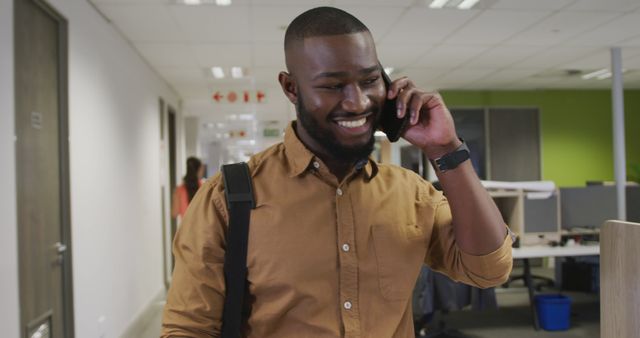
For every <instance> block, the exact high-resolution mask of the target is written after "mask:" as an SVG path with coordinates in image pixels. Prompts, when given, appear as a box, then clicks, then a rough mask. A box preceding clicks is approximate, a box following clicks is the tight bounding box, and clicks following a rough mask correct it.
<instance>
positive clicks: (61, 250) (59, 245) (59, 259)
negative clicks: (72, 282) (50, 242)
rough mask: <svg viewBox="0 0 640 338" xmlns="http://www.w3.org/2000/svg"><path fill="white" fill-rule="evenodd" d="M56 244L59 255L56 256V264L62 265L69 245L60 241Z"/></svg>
mask: <svg viewBox="0 0 640 338" xmlns="http://www.w3.org/2000/svg"><path fill="white" fill-rule="evenodd" d="M54 246H55V247H56V252H57V253H58V257H56V264H58V265H62V264H63V263H64V253H65V252H66V251H67V246H66V245H64V244H62V243H60V242H58V243H56V244H55V245H54Z"/></svg>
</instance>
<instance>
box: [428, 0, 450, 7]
mask: <svg viewBox="0 0 640 338" xmlns="http://www.w3.org/2000/svg"><path fill="white" fill-rule="evenodd" d="M447 2H449V0H433V1H432V2H431V4H430V5H429V8H442V7H444V5H446V4H447Z"/></svg>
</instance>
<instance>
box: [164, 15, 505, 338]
mask: <svg viewBox="0 0 640 338" xmlns="http://www.w3.org/2000/svg"><path fill="white" fill-rule="evenodd" d="M285 55H286V64H287V70H288V72H282V73H280V75H279V78H278V79H279V81H280V84H281V86H282V89H283V91H284V94H285V95H286V96H287V98H288V99H289V100H290V101H291V102H292V103H293V104H294V105H295V106H296V110H297V121H296V122H293V123H292V124H291V125H290V126H289V128H288V129H287V131H286V133H285V140H284V143H281V144H278V145H276V146H274V147H271V148H269V149H267V150H265V151H264V152H262V153H260V154H257V155H255V156H253V157H252V159H251V160H250V162H249V167H250V171H251V175H252V178H253V184H254V194H255V199H256V205H257V207H256V209H254V210H253V211H252V213H251V222H250V234H249V248H248V258H247V267H248V277H247V280H248V283H249V293H250V296H249V297H250V300H251V313H250V315H249V317H248V318H247V323H246V328H245V335H246V336H247V337H260V338H270V337H274V338H275V337H277V338H286V337H296V338H299V337H374V338H386V337H402V338H409V337H414V333H413V323H412V314H411V305H410V304H411V299H410V298H411V293H412V288H413V286H414V283H415V281H416V278H417V276H418V273H419V270H420V267H421V265H422V264H423V263H426V264H428V265H429V266H430V267H431V268H433V269H435V270H437V271H441V272H443V273H445V274H447V275H449V276H450V277H451V278H453V279H455V280H458V281H462V282H465V283H468V284H471V285H475V286H478V287H491V286H496V285H499V284H501V283H503V282H504V281H505V280H506V279H507V277H508V275H509V273H510V270H511V261H512V259H511V243H512V242H511V238H510V237H509V236H508V235H507V229H506V226H505V224H504V222H503V221H502V218H501V216H500V213H499V212H498V210H497V208H496V206H495V205H494V204H493V201H492V199H491V198H490V197H489V195H488V194H487V192H486V191H485V190H484V189H483V187H482V186H481V184H480V182H479V180H478V178H477V176H476V174H475V173H474V171H473V168H472V166H471V164H470V161H468V160H466V161H463V162H462V163H459V164H456V166H455V168H449V169H448V170H446V171H438V172H437V175H438V177H439V179H440V182H441V184H442V187H443V189H444V193H445V194H446V196H447V198H445V197H443V195H442V194H441V193H440V192H438V191H436V190H435V189H434V188H433V187H432V186H431V184H429V183H428V182H425V181H424V180H422V179H421V178H420V177H419V176H418V175H416V174H414V173H413V172H410V171H408V170H405V169H402V168H398V167H395V166H391V165H387V164H377V163H375V162H374V161H373V160H371V159H368V156H369V154H370V153H371V151H372V149H373V143H374V138H373V134H374V132H375V130H376V128H377V126H378V120H379V119H380V114H381V107H382V105H383V103H384V102H385V100H386V99H392V98H396V97H397V98H398V100H397V102H398V104H397V108H398V109H397V114H398V116H404V115H405V114H411V125H410V127H409V129H408V130H407V131H406V132H405V134H404V136H403V137H404V138H405V139H406V140H407V141H409V142H410V143H412V144H414V145H415V146H417V147H419V148H420V149H422V150H423V151H424V153H425V154H426V155H427V157H429V158H430V159H432V160H435V159H439V158H441V157H443V156H446V155H447V154H450V153H452V152H454V151H456V150H457V149H459V147H460V146H461V141H460V140H459V139H458V136H457V135H456V132H455V128H454V124H453V120H452V118H451V114H450V113H449V111H448V110H447V108H446V106H445V104H444V102H443V101H442V98H441V97H440V96H439V95H438V94H436V93H428V92H424V91H422V90H420V89H418V88H416V87H415V86H414V84H413V83H412V82H411V81H410V80H409V79H407V78H401V79H398V80H396V81H394V82H393V83H392V85H391V86H390V88H389V90H386V89H385V85H384V83H383V80H382V77H381V74H382V73H381V72H382V71H383V70H382V69H380V66H379V63H378V57H377V55H376V50H375V45H374V41H373V38H372V37H371V34H370V32H369V30H368V29H367V28H366V26H365V25H364V24H362V23H361V22H360V21H358V19H356V18H354V17H353V16H351V15H350V14H348V13H346V12H343V11H341V10H338V9H335V8H329V7H321V8H316V9H312V10H309V11H307V12H305V13H303V14H301V15H300V16H298V17H297V18H296V19H295V20H293V22H291V24H290V25H289V27H288V29H287V32H286V34H285ZM225 205H226V204H225V201H224V190H223V186H222V182H221V178H220V176H216V177H214V178H212V179H211V180H210V181H209V182H207V183H205V184H204V185H203V186H202V188H201V189H200V191H199V192H198V194H197V196H196V197H195V198H194V200H193V202H192V204H191V205H190V206H189V210H188V211H187V214H186V216H185V219H184V222H183V225H182V228H181V229H180V231H179V232H178V234H177V236H176V239H175V243H174V252H175V257H176V266H175V271H174V275H173V284H172V286H171V290H170V291H169V294H168V297H167V305H166V307H165V312H164V319H163V335H162V337H217V336H218V335H219V330H220V327H221V314H222V306H223V303H224V296H225V290H224V276H223V262H224V255H225V234H226V232H227V225H228V218H227V211H226V207H225Z"/></svg>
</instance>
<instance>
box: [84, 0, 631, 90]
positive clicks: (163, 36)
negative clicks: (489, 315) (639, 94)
mask: <svg viewBox="0 0 640 338" xmlns="http://www.w3.org/2000/svg"><path fill="white" fill-rule="evenodd" d="M92 2H93V3H94V4H95V5H96V6H97V8H98V9H99V10H100V11H101V12H102V13H103V14H104V15H105V16H106V17H107V18H108V19H109V20H110V21H111V22H112V23H113V25H115V27H117V29H118V30H120V31H121V32H122V33H123V34H124V36H125V37H126V38H127V39H128V40H130V41H131V42H132V43H133V45H134V46H135V47H136V48H137V49H138V51H139V52H140V53H141V54H142V55H143V57H144V58H146V60H147V61H148V62H149V64H151V66H152V67H154V68H155V69H156V70H157V71H158V73H160V74H161V75H162V76H163V77H164V78H165V79H166V80H167V81H168V82H169V83H170V84H171V85H172V86H173V87H174V88H175V89H176V90H177V91H178V92H179V93H180V95H181V96H182V97H183V99H184V100H185V101H186V102H187V103H188V102H189V101H190V100H192V101H198V102H200V101H203V100H208V99H209V97H210V95H211V93H212V92H214V91H215V90H218V89H224V88H253V89H256V88H257V89H261V88H264V89H268V88H273V87H275V86H276V85H277V82H276V77H277V73H278V72H279V71H280V70H283V69H284V55H283V51H282V49H283V47H282V43H283V36H284V27H286V25H287V24H288V23H289V22H290V21H291V20H292V19H293V18H294V17H295V16H297V15H298V14H300V13H301V12H303V11H304V10H306V9H309V8H311V7H314V6H316V5H332V6H336V7H340V8H343V9H345V10H347V11H348V12H351V13H352V14H354V15H356V16H357V17H358V18H359V19H361V20H362V21H363V22H364V23H365V24H367V25H368V26H369V28H370V29H371V31H372V33H373V35H374V38H375V39H376V41H377V46H378V52H379V57H380V60H381V61H382V62H383V64H384V65H385V66H389V67H394V68H395V69H396V71H395V72H394V74H392V77H396V76H400V75H407V76H410V77H411V78H413V79H414V80H415V81H416V82H417V83H418V84H419V85H421V86H424V87H426V88H428V89H539V88H609V87H610V85H611V82H610V80H590V81H585V80H582V79H581V78H580V76H575V75H574V76H568V75H565V73H564V71H566V70H569V69H578V70H582V71H584V72H590V71H593V70H598V69H601V68H605V67H609V65H610V58H609V49H610V47H612V46H620V47H622V49H623V68H625V69H627V73H625V86H626V87H627V88H640V1H639V0H480V3H479V4H478V5H476V7H475V8H474V9H471V10H456V9H430V8H428V4H429V3H430V2H431V0H388V1H384V0H333V1H329V0H327V1H320V0H233V3H232V5H231V6H228V7H218V6H215V5H203V6H185V5H177V4H176V3H175V0H92ZM211 66H222V67H231V66H242V67H245V68H246V69H247V70H248V73H249V75H250V76H251V77H249V78H247V79H243V80H229V79H227V80H216V79H214V78H213V76H212V75H211V73H210V72H209V70H208V69H209V68H210V67H211Z"/></svg>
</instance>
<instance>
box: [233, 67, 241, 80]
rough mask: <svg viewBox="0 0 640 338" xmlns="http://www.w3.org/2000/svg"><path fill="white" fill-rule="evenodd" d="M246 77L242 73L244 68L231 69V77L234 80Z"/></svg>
mask: <svg viewBox="0 0 640 338" xmlns="http://www.w3.org/2000/svg"><path fill="white" fill-rule="evenodd" d="M243 76H244V73H243V72H242V67H231V77H233V78H234V79H240V78H242V77H243Z"/></svg>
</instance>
